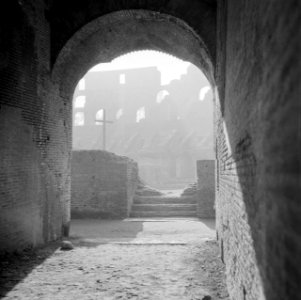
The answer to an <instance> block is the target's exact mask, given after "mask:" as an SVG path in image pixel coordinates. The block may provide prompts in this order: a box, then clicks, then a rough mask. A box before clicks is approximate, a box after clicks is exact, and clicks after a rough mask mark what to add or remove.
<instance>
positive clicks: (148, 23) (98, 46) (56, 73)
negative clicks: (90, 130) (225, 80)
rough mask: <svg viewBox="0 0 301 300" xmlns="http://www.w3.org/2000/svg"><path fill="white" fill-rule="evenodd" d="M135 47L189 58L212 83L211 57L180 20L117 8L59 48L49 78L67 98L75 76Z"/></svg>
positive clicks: (198, 39)
mask: <svg viewBox="0 0 301 300" xmlns="http://www.w3.org/2000/svg"><path fill="white" fill-rule="evenodd" d="M137 50H156V51H161V52H165V53H168V54H171V55H174V56H176V57H178V58H180V59H183V60H186V61H190V62H191V63H193V64H194V65H196V66H197V67H199V68H200V69H201V70H202V71H203V72H204V74H205V75H206V77H207V78H208V80H209V81H210V82H211V83H212V84H213V82H214V79H213V78H214V74H213V73H214V71H213V62H212V61H213V59H212V57H211V55H210V53H209V51H208V48H207V46H206V44H205V43H204V42H203V40H202V39H201V37H200V36H199V35H197V34H196V32H195V31H194V30H193V29H192V28H191V27H189V26H188V25H187V24H186V23H185V22H184V21H182V20H180V19H178V18H175V17H173V16H170V15H166V14H161V13H158V12H153V11H146V10H128V11H118V12H114V13H111V14H108V15H105V16H102V17H99V18H97V19H95V20H93V21H92V22H90V23H88V24H86V25H85V26H84V27H82V28H81V29H80V30H78V31H77V33H75V34H74V35H73V37H72V38H70V39H69V41H68V42H67V43H66V44H65V46H64V47H63V48H62V50H61V51H60V54H59V56H58V58H57V59H56V61H55V63H54V66H53V69H52V79H53V81H54V82H55V83H56V84H57V86H59V89H60V95H61V96H62V97H63V98H68V99H70V98H71V97H72V93H73V91H74V88H75V86H76V84H77V82H78V81H79V79H80V78H81V77H82V76H83V75H84V74H85V73H86V72H87V71H88V70H89V69H90V68H91V67H93V66H94V65H96V64H98V63H102V62H110V61H111V60H112V59H114V58H116V57H118V56H121V55H123V54H126V53H129V52H132V51H137Z"/></svg>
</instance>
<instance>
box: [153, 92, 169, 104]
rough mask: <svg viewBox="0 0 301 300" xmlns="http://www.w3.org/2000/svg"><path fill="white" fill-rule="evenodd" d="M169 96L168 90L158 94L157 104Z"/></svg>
mask: <svg viewBox="0 0 301 300" xmlns="http://www.w3.org/2000/svg"><path fill="white" fill-rule="evenodd" d="M168 95H169V92H168V91H166V90H163V91H160V92H159V93H158V94H157V100H156V101H157V103H161V102H162V101H163V100H164V98H165V97H166V96H168Z"/></svg>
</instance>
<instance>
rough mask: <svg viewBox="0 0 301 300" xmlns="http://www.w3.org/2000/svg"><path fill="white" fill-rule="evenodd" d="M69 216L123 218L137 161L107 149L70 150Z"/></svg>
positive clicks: (130, 198)
mask: <svg viewBox="0 0 301 300" xmlns="http://www.w3.org/2000/svg"><path fill="white" fill-rule="evenodd" d="M71 174H72V175H71V178H72V185H71V186H72V188H71V214H72V218H82V217H98V218H124V217H127V216H128V215H129V211H130V208H131V204H132V201H133V196H134V193H135V191H136V187H137V184H138V168H137V163H135V162H134V161H133V160H130V159H128V158H126V157H123V156H117V155H114V154H112V153H110V152H104V151H97V150H87V151H73V155H72V172H71Z"/></svg>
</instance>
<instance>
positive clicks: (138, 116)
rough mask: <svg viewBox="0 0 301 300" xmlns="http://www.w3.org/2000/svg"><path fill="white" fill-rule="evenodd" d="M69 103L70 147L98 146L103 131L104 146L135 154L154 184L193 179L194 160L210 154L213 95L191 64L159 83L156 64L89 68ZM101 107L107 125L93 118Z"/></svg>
mask: <svg viewBox="0 0 301 300" xmlns="http://www.w3.org/2000/svg"><path fill="white" fill-rule="evenodd" d="M202 91H203V92H204V91H205V92H206V91H207V93H203V95H201V96H202V98H201V99H200V94H201V92H202ZM73 103H74V105H73V126H74V127H73V149H74V150H100V149H103V142H104V136H105V139H106V140H105V144H106V150H108V151H111V152H114V153H117V154H119V155H124V156H128V157H130V158H132V159H134V160H136V161H137V162H138V164H139V173H140V176H141V177H142V178H143V179H144V180H145V181H146V182H147V183H149V184H150V185H152V186H155V187H157V188H183V187H184V186H185V185H186V184H187V183H189V182H193V181H195V178H196V168H195V165H196V164H195V161H196V160H199V159H214V151H213V95H212V92H211V91H210V86H209V82H208V81H207V80H206V78H205V76H204V75H203V74H202V73H201V71H200V70H198V69H197V68H196V67H195V66H193V65H190V66H189V67H188V70H187V74H183V75H182V76H181V78H180V79H175V80H173V81H172V82H170V83H168V84H164V85H162V84H161V73H160V72H159V70H158V69H157V68H156V67H144V68H137V69H128V70H113V71H102V72H96V71H94V72H93V71H90V72H88V73H87V74H86V75H85V76H84V78H83V79H82V80H81V81H80V82H79V84H78V85H77V87H76V89H75V93H74V97H73ZM104 111H105V116H106V119H107V121H108V122H109V123H107V122H106V123H107V126H106V128H102V124H103V123H101V122H98V121H95V120H96V119H100V118H101V119H102V118H103V112H104ZM103 130H105V133H103V132H104V131H103Z"/></svg>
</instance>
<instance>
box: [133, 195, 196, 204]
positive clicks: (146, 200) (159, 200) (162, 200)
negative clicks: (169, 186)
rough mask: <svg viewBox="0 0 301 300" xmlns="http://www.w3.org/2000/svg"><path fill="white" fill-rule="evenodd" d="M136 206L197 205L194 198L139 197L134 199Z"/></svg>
mask: <svg viewBox="0 0 301 300" xmlns="http://www.w3.org/2000/svg"><path fill="white" fill-rule="evenodd" d="M133 203H134V204H169V203H170V204H172V203H173V204H196V199H195V198H194V197H162V196H161V197H160V196H159V197H155V196H152V197H150V196H139V197H137V196H136V197H134V200H133Z"/></svg>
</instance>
